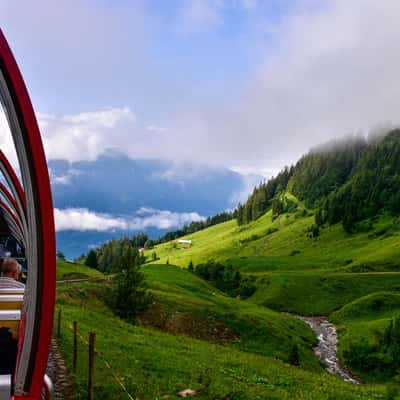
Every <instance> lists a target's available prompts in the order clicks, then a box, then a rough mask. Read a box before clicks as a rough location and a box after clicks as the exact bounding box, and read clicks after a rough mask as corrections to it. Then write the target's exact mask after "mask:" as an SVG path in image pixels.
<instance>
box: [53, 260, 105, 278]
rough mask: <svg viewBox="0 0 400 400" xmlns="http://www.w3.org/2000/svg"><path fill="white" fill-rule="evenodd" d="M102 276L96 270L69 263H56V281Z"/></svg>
mask: <svg viewBox="0 0 400 400" xmlns="http://www.w3.org/2000/svg"><path fill="white" fill-rule="evenodd" d="M102 277H104V275H103V274H102V273H101V272H99V271H97V270H96V269H92V268H88V267H86V266H85V265H82V264H76V263H73V262H69V261H62V260H58V261H57V280H58V281H60V280H70V279H87V278H102Z"/></svg>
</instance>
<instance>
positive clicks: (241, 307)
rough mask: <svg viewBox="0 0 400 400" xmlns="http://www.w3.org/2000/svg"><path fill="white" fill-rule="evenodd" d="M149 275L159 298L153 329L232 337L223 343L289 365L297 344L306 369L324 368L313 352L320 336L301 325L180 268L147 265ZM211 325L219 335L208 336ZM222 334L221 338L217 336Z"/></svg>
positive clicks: (299, 322) (157, 299) (216, 339)
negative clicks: (221, 290) (240, 298)
mask: <svg viewBox="0 0 400 400" xmlns="http://www.w3.org/2000/svg"><path fill="white" fill-rule="evenodd" d="M144 272H145V275H146V278H147V284H148V286H149V287H150V289H151V290H152V292H153V293H154V294H155V298H156V305H153V307H152V308H151V310H150V313H149V314H151V315H147V319H148V320H150V322H152V323H153V325H154V324H155V325H158V326H161V327H162V329H168V330H169V331H171V332H175V333H185V334H188V335H190V336H194V337H199V338H201V337H205V338H206V339H208V340H210V339H211V340H212V341H221V339H222V340H224V339H225V336H227V338H226V339H227V340H224V341H225V342H226V343H227V344H229V345H231V346H232V347H234V348H237V349H240V350H243V351H250V352H253V353H259V354H264V355H269V356H273V357H276V358H279V359H281V360H284V361H287V360H288V355H289V353H290V349H291V347H292V346H293V343H297V344H298V346H299V349H300V362H301V365H302V366H303V367H304V368H307V369H312V370H317V371H318V370H320V369H321V367H320V365H319V363H318V362H317V360H316V358H315V356H314V354H313V350H312V348H313V346H314V345H315V342H316V341H315V337H314V335H313V334H312V332H311V330H310V329H309V327H308V326H307V325H306V324H304V323H303V322H302V321H299V320H297V319H294V318H291V317H288V316H286V315H282V314H280V313H276V312H273V311H271V310H269V309H267V308H265V307H260V306H258V305H256V304H252V303H250V302H246V301H241V300H238V299H234V298H231V297H228V296H226V295H224V294H223V293H221V292H219V291H218V290H217V289H215V288H214V287H212V286H210V285H209V284H207V283H206V282H205V281H203V280H202V279H200V278H198V277H197V276H195V275H194V274H192V273H189V272H187V271H185V270H182V269H181V268H178V267H175V266H171V265H149V266H146V267H144ZM177 313H178V316H177ZM161 321H162V322H161ZM182 325H186V326H182ZM210 326H211V327H212V328H213V329H214V331H215V335H210V334H209V333H208V331H207V329H208V328H209V327H210ZM221 330H222V337H220V336H221V332H218V331H221Z"/></svg>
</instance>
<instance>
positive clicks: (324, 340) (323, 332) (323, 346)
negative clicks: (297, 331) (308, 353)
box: [296, 315, 361, 385]
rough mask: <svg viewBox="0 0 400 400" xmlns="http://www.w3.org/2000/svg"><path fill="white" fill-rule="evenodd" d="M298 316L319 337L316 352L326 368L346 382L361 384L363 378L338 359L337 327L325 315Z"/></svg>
mask: <svg viewBox="0 0 400 400" xmlns="http://www.w3.org/2000/svg"><path fill="white" fill-rule="evenodd" d="M296 317H297V318H299V319H301V320H302V321H304V322H305V323H307V324H308V325H309V326H310V327H311V329H312V330H313V332H314V333H315V335H316V336H317V339H318V345H317V347H316V348H315V354H316V355H317V356H318V357H319V358H320V359H321V360H322V361H323V362H324V363H325V364H326V369H327V370H328V371H329V372H330V373H331V374H334V375H337V376H339V377H340V378H342V379H343V380H345V381H346V382H350V383H353V384H355V385H359V384H360V383H361V380H360V379H359V378H357V377H356V376H354V375H353V374H351V372H350V371H348V370H347V369H345V368H344V367H342V366H341V365H340V363H339V360H338V359H337V344H338V340H337V334H336V327H335V325H333V324H332V323H330V322H329V321H328V320H327V319H326V318H324V317H302V316H300V315H296Z"/></svg>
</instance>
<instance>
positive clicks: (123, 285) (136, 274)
mask: <svg viewBox="0 0 400 400" xmlns="http://www.w3.org/2000/svg"><path fill="white" fill-rule="evenodd" d="M120 263H121V265H120V271H121V272H119V273H118V275H117V277H116V281H115V284H114V287H113V288H112V289H111V293H110V295H109V296H107V298H108V299H109V300H108V301H109V304H110V306H111V308H112V309H113V310H114V312H115V313H116V314H117V315H118V316H119V317H121V318H124V319H126V320H128V321H130V322H132V323H134V322H136V320H137V318H138V316H140V315H141V314H143V312H144V311H145V310H146V309H147V307H148V305H149V303H150V301H151V297H150V295H149V294H148V292H147V290H146V288H145V287H144V275H143V273H142V272H141V271H140V255H139V252H138V251H137V249H134V248H132V247H129V248H128V249H126V250H125V253H124V255H123V256H122V257H121V260H120Z"/></svg>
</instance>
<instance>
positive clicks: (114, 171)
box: [49, 153, 261, 257]
mask: <svg viewBox="0 0 400 400" xmlns="http://www.w3.org/2000/svg"><path fill="white" fill-rule="evenodd" d="M49 170H50V175H51V182H52V191H53V200H54V205H55V208H57V209H59V210H65V209H71V208H72V209H88V210H89V211H90V212H93V213H100V214H107V215H109V216H113V217H116V218H128V219H129V218H133V217H135V218H139V217H140V215H138V214H137V213H138V211H139V213H140V212H141V213H142V214H143V213H147V214H149V213H151V210H153V211H154V212H156V213H159V212H160V210H161V211H168V212H170V213H176V215H175V214H174V217H176V219H177V220H180V221H187V219H188V218H189V217H190V216H187V215H184V218H178V217H179V216H180V214H181V213H197V214H198V215H199V216H204V217H207V216H210V215H214V214H216V213H218V212H221V211H223V210H225V209H229V208H234V207H235V206H236V204H237V201H238V199H239V198H240V196H241V195H242V192H243V191H245V190H246V187H247V186H248V184H249V178H248V177H246V178H245V177H244V176H242V175H240V174H239V173H236V172H233V171H231V170H229V169H226V168H221V167H210V166H205V165H198V164H192V163H181V162H173V161H159V160H132V159H130V158H128V157H126V156H124V155H121V154H118V153H113V154H110V155H107V156H102V157H100V158H99V159H97V160H95V161H81V162H74V163H69V162H68V161H66V160H56V161H54V160H52V161H49ZM260 179H261V178H260V177H251V178H250V181H252V182H253V183H256V181H257V180H260ZM140 210H141V211H140ZM149 210H150V211H149ZM157 215H158V214H157ZM161 217H162V215H161ZM131 225H132V224H131ZM133 225H134V226H136V225H137V224H133ZM159 225H162V224H159ZM178 227H179V226H168V227H167V228H165V229H162V228H160V226H157V224H155V225H152V224H151V221H150V222H149V223H148V224H147V226H146V229H145V230H146V232H147V233H149V234H150V235H151V236H153V237H158V235H160V234H162V233H163V232H165V231H167V230H171V229H174V228H178ZM135 231H136V230H135V229H131V227H128V228H127V229H110V230H109V231H96V230H93V229H87V230H83V229H82V230H63V231H59V232H58V233H57V242H58V248H59V249H61V250H62V251H64V252H65V253H66V254H67V256H68V257H75V256H77V255H79V254H80V253H81V252H87V250H88V248H89V246H94V245H97V244H99V243H101V242H103V241H105V240H107V239H110V238H112V237H120V236H122V235H125V234H127V233H129V234H130V233H133V232H135Z"/></svg>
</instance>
